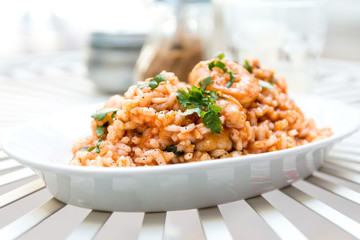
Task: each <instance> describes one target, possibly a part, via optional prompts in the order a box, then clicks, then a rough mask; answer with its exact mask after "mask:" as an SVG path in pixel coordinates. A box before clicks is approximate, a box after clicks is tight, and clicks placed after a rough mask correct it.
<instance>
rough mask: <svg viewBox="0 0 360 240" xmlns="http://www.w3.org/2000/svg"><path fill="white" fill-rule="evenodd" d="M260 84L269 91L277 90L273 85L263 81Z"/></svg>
mask: <svg viewBox="0 0 360 240" xmlns="http://www.w3.org/2000/svg"><path fill="white" fill-rule="evenodd" d="M259 83H260V86H261V87H263V88H268V89H271V90H273V89H275V88H274V86H273V85H271V83H269V82H265V81H263V80H259Z"/></svg>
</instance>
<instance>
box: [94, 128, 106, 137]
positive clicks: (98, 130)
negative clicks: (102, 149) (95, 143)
mask: <svg viewBox="0 0 360 240" xmlns="http://www.w3.org/2000/svg"><path fill="white" fill-rule="evenodd" d="M95 132H96V135H98V136H101V135H103V134H104V133H105V126H97V127H96V130H95Z"/></svg>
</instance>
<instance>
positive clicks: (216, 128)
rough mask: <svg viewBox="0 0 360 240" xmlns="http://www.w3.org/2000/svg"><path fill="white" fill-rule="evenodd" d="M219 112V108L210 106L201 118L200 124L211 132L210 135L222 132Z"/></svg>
mask: <svg viewBox="0 0 360 240" xmlns="http://www.w3.org/2000/svg"><path fill="white" fill-rule="evenodd" d="M220 112H221V107H219V106H217V105H215V104H212V105H209V107H208V111H207V112H206V114H205V115H204V117H203V120H202V122H203V123H204V124H205V126H206V127H207V128H209V129H210V130H211V133H220V132H221V130H223V126H222V124H221V120H220V118H219V114H220Z"/></svg>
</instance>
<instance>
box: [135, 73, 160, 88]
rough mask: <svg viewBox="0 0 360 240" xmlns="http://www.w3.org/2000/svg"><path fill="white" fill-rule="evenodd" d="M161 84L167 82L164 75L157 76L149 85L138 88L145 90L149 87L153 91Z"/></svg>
mask: <svg viewBox="0 0 360 240" xmlns="http://www.w3.org/2000/svg"><path fill="white" fill-rule="evenodd" d="M161 82H166V78H165V77H164V75H162V74H158V75H156V76H155V77H154V78H153V79H151V80H150V82H148V83H143V84H140V85H139V86H138V88H144V87H146V86H149V87H150V89H151V90H154V89H155V88H157V87H158V86H159V84H160V83H161Z"/></svg>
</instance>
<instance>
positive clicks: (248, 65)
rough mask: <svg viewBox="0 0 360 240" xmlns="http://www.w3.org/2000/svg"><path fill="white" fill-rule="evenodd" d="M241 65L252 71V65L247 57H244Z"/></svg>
mask: <svg viewBox="0 0 360 240" xmlns="http://www.w3.org/2000/svg"><path fill="white" fill-rule="evenodd" d="M243 67H244V68H246V70H248V71H249V73H252V67H251V65H250V63H249V61H248V60H247V59H245V62H244V64H243Z"/></svg>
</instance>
